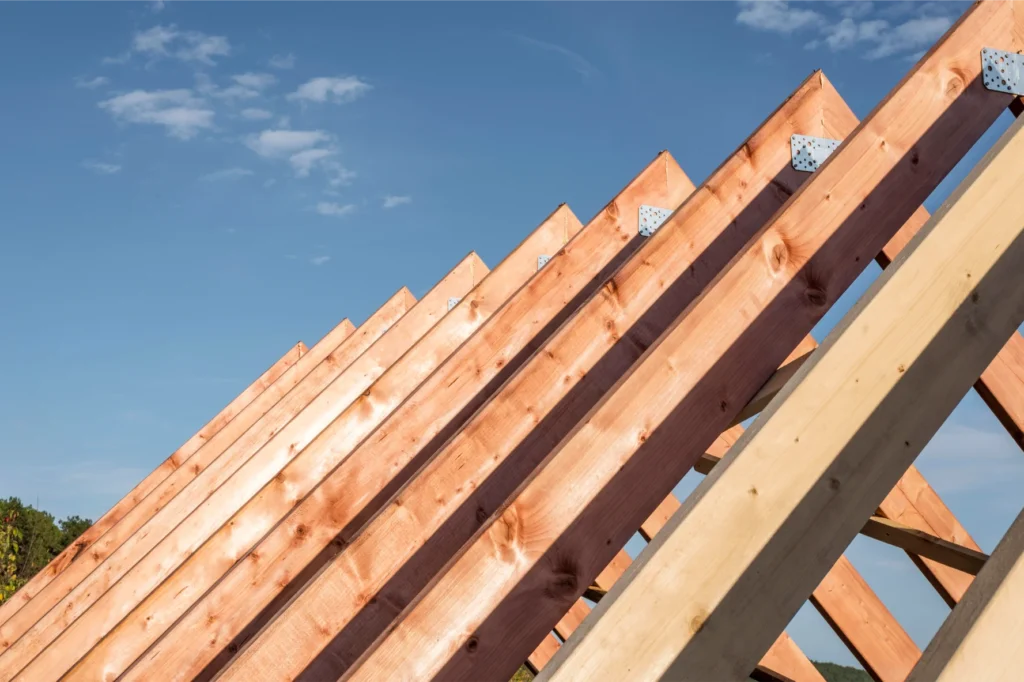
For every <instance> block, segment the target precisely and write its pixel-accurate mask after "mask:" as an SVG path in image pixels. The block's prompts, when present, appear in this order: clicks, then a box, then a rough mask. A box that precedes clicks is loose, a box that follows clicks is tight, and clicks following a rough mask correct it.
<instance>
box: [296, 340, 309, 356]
mask: <svg viewBox="0 0 1024 682" xmlns="http://www.w3.org/2000/svg"><path fill="white" fill-rule="evenodd" d="M294 348H295V350H297V351H298V352H299V357H302V356H303V355H305V354H306V353H308V352H309V346H307V345H306V344H304V343H302V341H299V342H298V343H297V344H295V346H294Z"/></svg>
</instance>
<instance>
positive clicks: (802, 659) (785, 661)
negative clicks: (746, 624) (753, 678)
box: [758, 632, 825, 682]
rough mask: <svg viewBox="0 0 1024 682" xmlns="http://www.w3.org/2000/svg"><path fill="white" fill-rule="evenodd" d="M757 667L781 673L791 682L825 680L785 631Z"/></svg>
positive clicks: (823, 681)
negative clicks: (791, 681)
mask: <svg viewBox="0 0 1024 682" xmlns="http://www.w3.org/2000/svg"><path fill="white" fill-rule="evenodd" d="M758 667H759V668H764V669H765V670H770V671H772V672H774V673H778V674H782V675H784V676H786V677H788V678H789V679H791V680H793V682H825V678H824V677H822V675H821V673H820V672H818V669H817V668H815V667H814V664H813V663H811V661H810V659H808V658H807V656H805V655H804V652H803V651H801V650H800V647H798V646H797V645H796V642H794V641H793V640H792V638H790V636H789V635H787V634H786V633H785V632H783V633H782V634H781V635H779V638H778V639H776V640H775V642H774V643H773V644H772V647H771V648H770V649H768V653H766V654H765V655H764V657H763V658H762V659H761V663H760V664H759V665H758Z"/></svg>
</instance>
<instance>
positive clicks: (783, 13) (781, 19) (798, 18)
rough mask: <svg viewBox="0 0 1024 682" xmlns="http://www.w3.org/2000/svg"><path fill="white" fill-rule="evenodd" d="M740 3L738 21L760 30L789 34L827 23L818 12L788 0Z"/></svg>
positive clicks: (743, 0)
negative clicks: (787, 0)
mask: <svg viewBox="0 0 1024 682" xmlns="http://www.w3.org/2000/svg"><path fill="white" fill-rule="evenodd" d="M739 4H740V12H739V14H737V15H736V21H737V22H739V23H741V24H743V25H744V26H749V27H750V28H753V29H757V30H759V31H771V32H773V33H783V34H789V33H793V32H794V31H799V30H801V29H805V28H809V27H815V26H820V25H822V24H824V23H825V17H823V16H822V15H821V14H819V13H818V12H815V11H814V10H810V9H805V8H802V7H796V6H793V5H790V4H789V3H788V2H786V0H740V3H739Z"/></svg>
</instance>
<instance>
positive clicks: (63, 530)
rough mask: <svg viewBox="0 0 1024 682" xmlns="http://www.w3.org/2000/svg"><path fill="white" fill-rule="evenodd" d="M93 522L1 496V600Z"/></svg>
mask: <svg viewBox="0 0 1024 682" xmlns="http://www.w3.org/2000/svg"><path fill="white" fill-rule="evenodd" d="M91 525H92V521H90V520H89V519H83V518H81V517H80V516H69V517H67V518H66V519H63V520H61V521H59V522H58V521H57V520H56V519H54V517H53V514H50V513H48V512H45V511H40V510H38V509H36V508H35V507H33V506H32V505H28V504H24V503H22V501H21V500H19V499H18V498H17V497H9V498H7V499H6V500H2V499H0V550H2V551H0V602H3V601H4V600H5V599H7V598H8V597H10V596H11V594H13V593H14V591H15V590H16V589H18V587H20V586H21V585H24V584H25V583H26V582H28V580H29V579H30V578H31V577H32V576H34V575H35V574H36V573H38V572H39V571H40V570H42V569H43V567H45V566H46V565H47V564H48V563H50V561H52V560H53V558H54V557H56V556H57V555H58V554H60V553H61V551H62V550H63V549H64V548H65V547H67V546H68V545H70V544H71V543H72V542H74V541H75V539H76V538H77V537H78V536H79V535H81V534H82V533H83V532H84V531H85V529H86V528H88V527H89V526H91Z"/></svg>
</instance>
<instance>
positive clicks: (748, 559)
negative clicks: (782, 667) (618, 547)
mask: <svg viewBox="0 0 1024 682" xmlns="http://www.w3.org/2000/svg"><path fill="white" fill-rule="evenodd" d="M1014 9H1015V8H1014V6H1013V5H1012V4H1010V3H991V4H989V3H986V4H982V5H976V6H975V7H974V8H973V9H972V10H971V12H970V13H969V14H968V15H967V19H966V20H964V21H963V22H962V23H961V24H960V26H959V28H961V29H966V30H964V31H963V33H964V34H965V38H975V37H978V34H979V33H982V34H983V33H985V28H986V25H987V23H988V22H989V21H996V20H997V19H998V21H999V24H1000V28H1001V29H1003V30H1008V29H1009V28H1012V27H1013V26H1014V24H1013V22H1014V21H1018V20H1020V19H1021V17H1020V16H1019V15H1018V16H1015V15H1014ZM976 20H983V21H976ZM1021 25H1022V24H1018V26H1021ZM957 35H958V33H957V31H956V29H954V32H953V33H952V34H951V35H947V38H946V40H945V45H947V46H948V45H949V43H950V42H953V39H955V38H956V37H957ZM1020 35H1024V32H1022V33H1021V34H1020ZM991 38H992V37H991V36H982V39H991ZM932 55H933V56H934V55H935V53H934V52H933V53H932ZM947 63H948V62H947ZM926 64H927V62H926ZM1022 154H1024V121H1018V123H1016V124H1015V125H1014V126H1013V127H1012V128H1011V129H1010V131H1008V133H1007V134H1006V135H1004V136H1003V137H1002V138H1001V140H1000V142H999V143H997V145H996V147H995V148H994V149H993V150H992V151H991V152H990V153H989V154H988V155H986V157H985V158H984V159H983V160H982V161H981V162H980V163H979V165H978V167H977V168H976V169H975V171H974V172H973V173H972V174H971V176H970V177H969V178H968V179H967V180H966V181H965V182H964V183H963V184H962V185H961V186H960V188H958V189H957V191H956V192H955V193H954V195H953V196H952V197H951V199H950V200H949V201H948V202H947V204H946V205H944V207H943V209H941V210H940V211H939V212H938V213H937V214H936V216H934V217H933V219H932V220H931V221H930V222H929V224H928V225H926V226H925V228H924V229H923V230H922V231H921V233H920V234H919V235H918V236H917V237H915V240H914V241H913V242H912V243H911V244H910V245H909V246H908V248H907V249H906V250H905V252H904V253H903V254H901V257H900V259H898V260H897V261H896V262H895V263H894V264H893V266H892V267H891V268H890V269H888V270H887V271H886V272H884V273H883V275H882V276H881V277H880V278H879V280H878V281H877V282H876V283H875V284H874V285H872V287H871V288H870V289H869V291H868V293H867V294H865V296H864V297H863V298H862V299H861V301H859V302H858V304H857V305H856V306H855V307H854V309H853V310H852V311H851V312H850V313H848V314H847V315H846V317H844V319H843V321H842V322H841V323H840V325H839V326H838V327H837V328H836V329H835V330H833V332H832V333H831V334H830V335H829V337H828V338H827V339H826V340H825V342H824V343H823V345H822V348H821V349H820V350H819V352H817V353H815V355H814V356H812V359H811V360H810V362H809V363H807V364H805V366H804V369H803V370H801V372H800V373H798V375H797V376H796V377H795V378H794V380H793V381H792V382H791V383H790V384H788V385H787V387H786V389H785V390H784V391H783V393H781V394H780V395H779V396H778V399H777V400H776V401H774V402H773V403H772V404H771V406H769V408H768V411H767V412H766V413H765V414H763V415H762V417H761V419H759V420H758V423H757V425H755V427H754V428H752V429H751V430H750V431H748V433H747V434H746V435H745V436H744V438H743V439H741V441H740V442H739V443H738V444H737V446H736V447H734V448H733V449H732V450H731V451H730V452H729V453H728V454H727V455H726V457H725V458H724V459H723V460H722V462H721V463H720V464H719V465H718V466H716V467H715V470H714V471H713V472H712V473H711V475H710V476H709V477H708V478H707V479H706V480H705V481H704V482H703V483H702V484H701V486H699V487H698V490H697V491H695V493H694V495H693V496H691V498H690V499H689V500H688V501H687V503H686V504H685V505H684V507H683V509H681V510H680V513H679V514H678V515H676V516H675V517H673V519H672V521H671V522H670V524H669V526H668V527H667V528H666V529H665V532H664V533H663V534H660V535H659V536H658V539H657V541H656V542H655V543H654V545H653V546H652V548H651V549H652V550H653V551H651V552H648V553H645V555H644V557H643V559H644V560H642V561H641V562H638V570H636V571H634V572H632V573H631V574H630V575H629V576H628V577H627V578H628V579H627V580H624V581H622V582H621V583H620V584H619V585H618V586H616V588H615V589H614V590H613V591H612V592H611V593H609V595H608V597H606V598H605V599H604V600H602V604H601V607H600V609H601V613H600V614H595V615H599V617H598V618H592V619H588V623H587V624H588V625H589V624H590V623H593V625H592V626H590V627H589V628H586V627H585V629H587V632H586V634H585V636H584V637H582V638H580V639H577V640H575V645H574V646H568V647H563V648H562V650H561V651H560V653H559V655H558V656H556V658H555V660H554V661H552V663H551V664H550V665H549V667H548V668H547V670H548V671H551V670H552V669H554V671H555V674H551V675H543V674H542V676H541V678H542V679H547V680H568V679H591V677H590V676H591V675H592V674H593V673H594V672H595V671H598V670H600V671H601V674H603V675H611V676H612V677H616V676H617V674H618V673H620V672H621V671H624V670H627V669H628V670H629V671H630V673H631V674H633V675H637V676H639V677H643V678H650V677H659V676H662V675H664V676H667V677H669V678H672V679H680V680H688V679H723V678H724V679H732V678H735V677H738V676H739V675H740V674H742V671H744V670H746V669H749V668H748V666H749V665H752V664H753V663H754V662H756V660H757V656H758V655H759V653H758V652H759V650H763V647H767V645H768V644H769V643H770V642H771V641H772V638H773V637H774V632H777V631H778V629H781V627H782V626H783V625H784V624H785V623H786V622H787V621H788V620H789V618H791V617H792V615H793V614H794V613H795V612H796V611H797V609H798V608H799V606H800V604H801V603H802V602H803V600H804V599H805V598H806V595H807V593H808V591H809V590H811V589H812V588H813V586H814V585H815V584H816V583H817V582H818V581H819V580H820V579H821V576H822V575H824V574H825V573H826V572H827V570H828V568H829V566H830V565H831V564H832V563H833V562H834V561H835V559H836V558H838V557H839V555H840V554H841V553H842V551H843V548H845V547H846V546H847V544H848V543H849V542H850V540H852V538H853V537H854V535H855V534H856V533H857V531H858V530H859V528H860V526H861V525H862V524H863V520H864V519H865V518H867V517H868V516H869V515H870V514H871V511H872V510H873V509H874V508H875V507H876V506H877V505H878V503H879V502H880V501H881V500H882V498H883V497H884V496H885V494H886V493H887V492H888V490H890V489H891V487H892V486H894V485H895V484H896V482H897V481H898V480H899V477H900V475H901V474H902V473H903V471H904V470H905V469H906V467H907V466H909V464H910V463H911V462H912V461H913V458H914V457H915V456H916V455H917V454H918V453H919V452H920V450H921V449H922V448H923V447H924V446H925V445H926V444H927V442H928V441H929V439H930V438H931V437H932V436H933V435H934V433H935V431H936V430H937V429H938V428H939V426H940V425H941V424H942V422H943V421H944V420H945V418H946V417H947V416H948V415H949V413H950V412H952V410H953V409H954V408H955V407H956V405H957V403H958V402H959V401H960V399H961V398H962V396H963V394H964V392H965V391H966V390H968V388H969V387H970V385H971V384H972V383H973V381H974V380H975V378H976V377H977V376H979V375H980V373H981V372H982V371H983V369H984V368H985V366H986V365H987V364H988V363H989V362H990V361H991V359H992V358H993V357H994V356H995V355H996V353H997V352H998V350H999V348H1000V347H1001V346H1002V345H1003V344H1004V343H1005V340H1006V339H1007V338H1009V337H1010V335H1011V334H1012V333H1013V332H1014V330H1015V329H1016V328H1017V326H1018V325H1019V324H1020V323H1021V321H1022V320H1024V277H1021V276H1020V273H1021V272H1022V271H1024V204H1022V203H1021V202H1020V201H1019V193H1020V191H1021V188H1022V187H1024V166H1022V165H1021V164H1020V163H1019V159H1020V158H1021V156H1022ZM840 158H841V157H840ZM780 472H784V473H782V474H781V475H780ZM652 624H656V625H655V627H653V628H652ZM777 628H778V629H777ZM652 629H656V630H657V631H656V632H652ZM570 644H571V645H572V644H573V643H570Z"/></svg>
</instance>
